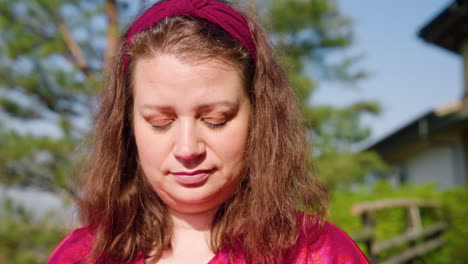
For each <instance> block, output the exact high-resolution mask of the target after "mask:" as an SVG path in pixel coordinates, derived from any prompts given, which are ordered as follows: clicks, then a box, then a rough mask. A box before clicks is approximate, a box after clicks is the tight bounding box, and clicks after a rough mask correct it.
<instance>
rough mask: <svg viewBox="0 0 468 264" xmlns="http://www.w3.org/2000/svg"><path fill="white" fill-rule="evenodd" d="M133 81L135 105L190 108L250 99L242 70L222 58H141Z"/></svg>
mask: <svg viewBox="0 0 468 264" xmlns="http://www.w3.org/2000/svg"><path fill="white" fill-rule="evenodd" d="M132 79H133V80H132V83H133V85H132V86H133V93H134V97H135V98H134V100H135V104H149V103H156V104H165V105H176V106H188V105H194V104H208V103H209V102H210V101H225V102H237V101H239V100H240V99H242V98H243V97H245V96H246V92H245V87H244V82H243V80H242V77H241V74H240V71H239V70H238V68H237V67H235V66H234V65H232V64H229V63H226V62H225V61H224V60H220V59H204V60H182V59H179V58H177V57H176V56H174V55H170V54H161V55H156V56H152V57H146V58H141V59H139V60H138V61H137V62H136V64H135V67H134V70H133V78H132Z"/></svg>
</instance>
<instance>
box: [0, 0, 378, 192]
mask: <svg viewBox="0 0 468 264" xmlns="http://www.w3.org/2000/svg"><path fill="white" fill-rule="evenodd" d="M143 4H149V3H145V1H133V2H132V1H123V0H122V1H116V0H98V1H90V0H82V1H78V0H38V1H28V0H15V1H13V0H0V65H3V66H0V109H1V115H0V121H1V123H2V126H1V127H0V133H1V136H2V137H3V139H4V140H2V141H1V142H0V146H1V148H0V182H1V183H3V184H6V185H20V186H35V187H38V188H41V189H44V190H47V191H51V192H55V193H62V194H63V193H65V194H67V195H72V196H73V195H74V193H73V188H72V184H73V183H72V182H71V181H70V180H69V179H70V177H69V175H70V174H71V172H72V170H73V168H75V167H76V165H77V164H79V161H80V159H81V158H80V157H81V156H82V155H84V154H85V153H86V140H84V139H86V134H87V132H88V129H89V120H90V118H89V117H90V116H91V115H92V113H93V110H94V109H95V108H96V104H97V103H96V98H95V95H96V93H97V91H98V90H99V88H100V86H101V83H102V81H103V78H104V77H103V75H102V67H103V62H104V60H105V58H106V57H107V56H110V55H111V54H112V51H113V48H114V46H115V43H116V39H117V35H118V32H119V31H120V30H122V28H123V26H124V23H125V22H126V18H128V17H129V16H131V15H135V13H136V12H135V11H134V10H137V9H139V7H141V6H142V5H143ZM247 4H248V5H249V6H251V7H255V9H256V10H257V11H258V14H259V17H260V20H261V22H262V23H263V24H264V25H265V26H266V27H267V29H268V31H269V34H270V36H271V39H272V41H273V43H274V45H275V46H276V47H277V48H278V49H279V50H280V59H281V62H282V63H283V65H284V66H285V68H286V69H287V72H288V75H289V77H290V80H291V81H292V83H293V85H294V87H295V89H296V94H297V98H298V101H299V103H300V106H301V110H302V111H303V113H304V116H305V124H306V125H307V126H308V128H309V129H310V136H311V141H312V142H313V145H314V152H313V154H314V155H313V162H314V163H315V164H316V166H317V168H318V171H319V175H322V177H323V178H324V179H325V180H326V181H327V182H328V183H330V184H331V185H332V186H334V185H336V184H338V183H347V182H351V181H355V180H356V179H358V178H359V177H362V176H363V175H364V174H365V173H367V172H368V171H370V170H372V169H375V168H380V167H382V163H381V161H380V160H379V159H378V158H377V157H376V156H375V155H374V154H372V153H356V152H354V151H353V149H352V146H353V145H355V144H356V143H357V142H360V141H362V140H364V139H366V138H367V137H368V136H369V133H370V131H369V129H368V128H366V127H363V126H362V125H361V122H360V120H361V118H362V115H363V114H365V113H370V114H376V113H378V112H379V105H378V104H377V103H375V102H356V103H354V104H352V105H349V106H347V107H342V108H338V107H334V106H330V105H313V104H311V103H310V102H311V100H312V99H313V98H312V96H313V94H314V92H315V91H316V89H317V88H318V87H319V81H324V80H325V81H338V82H340V83H342V84H343V85H344V86H352V85H355V84H356V82H358V81H359V80H360V79H361V78H363V77H365V76H366V72H365V71H362V70H359V69H356V67H355V62H356V61H357V60H358V59H359V58H358V57H344V56H338V58H339V59H335V60H330V57H331V56H335V57H336V54H340V53H339V52H340V51H343V50H345V49H346V48H348V47H349V46H350V45H351V44H352V36H353V35H352V24H351V21H350V19H349V18H347V17H345V16H343V15H342V14H341V13H340V11H339V9H338V5H337V2H336V1H334V0H307V1H306V0H294V1H286V0H277V1H258V5H256V3H254V2H253V1H250V2H248V3H247ZM135 6H137V7H136V8H131V7H135ZM132 10H133V11H132ZM132 12H133V13H132ZM333 54H335V55H333ZM43 131H52V132H51V133H48V132H43Z"/></svg>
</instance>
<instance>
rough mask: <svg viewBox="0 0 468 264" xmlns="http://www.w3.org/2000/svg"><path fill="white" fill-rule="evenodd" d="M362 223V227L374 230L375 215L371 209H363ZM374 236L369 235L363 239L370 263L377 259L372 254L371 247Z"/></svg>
mask: <svg viewBox="0 0 468 264" xmlns="http://www.w3.org/2000/svg"><path fill="white" fill-rule="evenodd" d="M362 223H363V225H364V228H367V229H370V230H374V228H375V215H374V212H372V211H364V212H363V214H362ZM374 239H375V238H374V236H371V237H370V238H368V239H367V240H365V241H364V244H365V245H366V248H367V256H368V258H369V261H370V262H371V263H376V261H377V256H376V255H375V254H374V252H373V250H372V247H373V245H374Z"/></svg>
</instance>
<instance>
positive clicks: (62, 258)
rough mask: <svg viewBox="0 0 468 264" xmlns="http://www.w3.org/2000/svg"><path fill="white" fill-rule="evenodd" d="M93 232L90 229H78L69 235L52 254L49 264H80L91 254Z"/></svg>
mask: <svg viewBox="0 0 468 264" xmlns="http://www.w3.org/2000/svg"><path fill="white" fill-rule="evenodd" d="M91 247H92V232H91V229H90V228H89V227H82V228H78V229H76V230H75V231H73V232H71V233H70V234H69V235H67V236H66V237H65V238H64V239H63V241H62V242H60V244H59V245H58V246H57V248H56V249H55V250H54V252H52V255H51V256H50V258H49V260H48V261H47V264H71V263H80V262H81V261H82V260H83V259H84V258H86V257H87V256H88V255H89V253H90V252H91Z"/></svg>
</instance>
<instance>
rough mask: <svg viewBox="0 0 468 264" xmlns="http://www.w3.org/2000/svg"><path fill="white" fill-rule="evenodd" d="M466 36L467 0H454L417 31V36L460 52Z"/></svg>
mask: <svg viewBox="0 0 468 264" xmlns="http://www.w3.org/2000/svg"><path fill="white" fill-rule="evenodd" d="M467 36H468V0H456V1H454V2H453V3H452V4H450V5H449V6H448V7H447V8H445V9H444V10H443V11H442V12H441V13H440V14H438V15H437V16H436V17H435V18H434V19H432V20H431V21H430V22H429V23H428V24H427V25H425V26H424V27H423V28H422V29H421V30H420V31H419V37H421V38H422V39H424V40H425V41H427V42H429V43H432V44H435V45H437V46H439V47H442V48H444V49H447V50H449V51H452V52H455V53H458V54H459V53H460V44H461V43H462V41H463V40H464V39H466V37H467Z"/></svg>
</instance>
